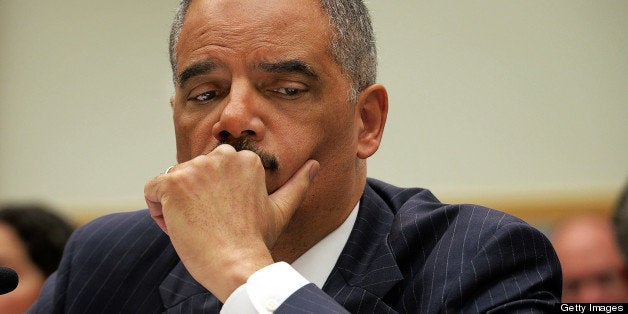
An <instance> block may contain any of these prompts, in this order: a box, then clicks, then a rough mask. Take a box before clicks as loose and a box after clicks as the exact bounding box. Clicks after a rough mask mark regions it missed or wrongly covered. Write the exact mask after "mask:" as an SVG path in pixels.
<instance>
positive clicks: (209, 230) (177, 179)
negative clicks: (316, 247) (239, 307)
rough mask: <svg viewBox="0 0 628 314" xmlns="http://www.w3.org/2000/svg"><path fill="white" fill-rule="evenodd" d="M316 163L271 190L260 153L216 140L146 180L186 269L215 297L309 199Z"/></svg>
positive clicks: (260, 258)
mask: <svg viewBox="0 0 628 314" xmlns="http://www.w3.org/2000/svg"><path fill="white" fill-rule="evenodd" d="M318 169H319V164H318V162H317V161H315V160H308V161H307V162H306V163H305V164H304V165H303V166H302V167H301V168H300V169H299V170H297V171H296V173H295V174H294V175H293V176H292V177H291V178H290V179H289V180H288V181H287V182H286V183H285V184H284V185H283V186H282V187H280V188H279V189H278V190H276V191H275V192H274V193H273V194H271V195H268V192H267V190H266V181H265V171H264V167H263V166H262V162H261V160H260V159H259V157H258V156H257V155H256V154H255V153H253V152H251V151H246V150H243V151H239V152H236V151H235V149H234V148H233V147H232V146H230V145H220V146H218V147H217V148H216V149H215V150H213V151H212V152H210V153H209V154H207V155H201V156H198V157H196V158H194V159H192V160H190V161H188V162H185V163H182V164H179V165H177V166H176V167H175V168H174V169H173V170H171V171H170V172H169V173H167V174H164V175H160V176H158V177H156V178H154V179H153V180H151V181H149V182H148V183H147V184H146V186H145V188H144V194H145V198H146V203H147V204H148V207H149V209H150V213H151V216H152V217H153V219H154V220H155V222H157V224H158V225H159V226H160V227H161V229H162V230H164V232H166V233H167V234H168V235H169V236H170V239H171V241H172V244H173V246H174V248H175V250H176V251H177V254H178V255H179V257H180V258H181V261H182V262H183V264H184V265H185V267H186V269H187V270H188V271H189V272H190V274H191V275H192V276H193V277H194V279H196V280H197V281H198V282H199V283H201V284H202V285H203V286H204V287H205V288H207V289H208V290H209V291H211V292H212V293H213V294H214V295H215V296H216V297H217V298H218V299H219V300H220V301H222V302H224V301H225V300H226V299H227V297H228V296H229V295H230V294H231V293H232V292H233V291H234V290H235V289H236V288H237V287H239V286H240V285H242V284H243V283H245V282H246V280H247V279H248V277H249V276H250V275H251V274H252V273H254V272H255V271H257V270H258V269H260V268H263V267H265V266H267V265H270V264H272V263H273V259H272V256H271V255H270V248H272V247H273V245H274V243H275V241H276V240H277V238H278V237H279V235H280V234H281V232H282V231H283V229H284V227H285V226H286V224H287V223H288V222H289V221H290V218H291V217H292V214H293V213H294V212H295V210H296V209H297V208H298V207H299V205H300V204H301V202H302V201H303V199H304V198H305V196H306V192H307V189H308V188H309V185H310V182H311V179H312V178H313V177H314V176H315V175H316V173H317V172H318Z"/></svg>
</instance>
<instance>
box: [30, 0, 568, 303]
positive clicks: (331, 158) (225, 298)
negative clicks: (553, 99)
mask: <svg viewBox="0 0 628 314" xmlns="http://www.w3.org/2000/svg"><path fill="white" fill-rule="evenodd" d="M171 61H172V66H173V73H174V80H175V86H176V91H175V96H174V97H173V98H172V100H171V105H172V108H173V114H174V123H175V133H176V141H177V159H178V162H179V164H178V165H176V166H174V167H172V168H171V169H168V171H166V173H165V174H164V175H160V176H158V177H156V178H155V179H153V180H151V181H150V182H148V183H147V184H146V187H145V195H146V200H147V204H148V206H149V208H150V216H151V217H152V218H153V219H154V221H155V222H156V223H157V224H155V223H154V222H153V221H152V220H151V219H150V218H149V214H148V213H147V212H146V211H142V212H136V213H130V214H118V215H112V216H107V217H104V218H102V219H99V220H96V221H94V222H93V223H91V224H89V225H87V226H85V227H83V228H81V229H79V230H78V231H77V232H76V234H75V235H74V237H73V240H72V243H70V244H69V245H68V247H67V254H66V257H65V259H64V262H63V265H62V266H61V267H60V270H59V272H58V274H57V275H56V276H55V277H54V278H52V279H51V280H50V281H49V282H48V283H47V286H46V288H45V289H44V291H43V292H42V295H41V298H40V301H39V303H38V304H37V305H36V306H35V307H34V309H33V312H40V311H43V312H45V309H48V308H53V309H55V311H64V312H89V313H94V312H108V313H111V312H135V313H150V312H168V313H170V312H172V313H175V312H176V313H178V312H192V313H197V312H217V311H219V310H220V309H221V308H222V310H223V311H224V312H234V313H240V312H247V311H252V312H255V311H257V312H274V311H276V312H284V313H285V312H288V313H291V312H314V313H327V312H332V313H333V312H345V311H350V312H356V313H358V312H362V313H374V312H375V313H380V312H422V313H433V312H447V311H449V312H472V313H477V312H485V311H490V310H495V311H506V312H516V311H517V310H519V309H522V310H525V311H526V312H530V311H532V312H535V311H536V312H543V311H547V310H548V309H551V308H552V303H553V302H556V301H557V300H558V296H559V295H560V267H559V264H558V261H557V259H556V256H555V254H554V252H553V250H552V248H551V245H550V244H549V242H548V241H547V239H546V238H545V237H544V236H543V235H542V234H540V233H539V232H538V231H537V230H535V229H533V228H531V227H529V226H528V225H526V224H525V223H523V222H522V221H520V220H518V219H516V218H514V217H511V216H507V215H505V214H502V213H499V212H495V211H492V210H488V209H485V208H481V207H477V206H448V205H444V204H441V203H440V202H438V200H437V199H436V198H435V197H434V196H432V194H431V193H429V192H428V191H426V190H421V189H400V188H396V187H393V186H391V185H387V184H385V183H383V182H379V181H376V180H371V179H369V180H368V181H367V179H366V159H367V158H368V157H369V156H371V155H372V154H373V153H375V151H376V150H377V149H378V146H379V144H380V140H381V137H382V132H383V129H384V124H385V122H386V114H387V109H388V100H387V93H386V90H385V88H384V87H383V86H381V85H379V84H376V83H375V76H376V75H375V71H376V65H375V63H376V53H375V46H374V39H373V35H372V28H371V24H370V19H369V16H368V12H367V10H366V8H365V6H364V5H363V4H362V3H361V2H360V1H320V2H319V1H314V0H308V1H305V0H304V1H294V0H277V1H253V0H246V1H208V0H198V1H191V2H190V3H187V2H185V1H184V3H182V4H181V6H180V9H179V11H178V14H177V18H176V19H175V22H174V24H173V31H172V35H171ZM157 225H158V226H159V227H157ZM162 231H163V232H162ZM166 235H167V236H166ZM223 303H224V306H223Z"/></svg>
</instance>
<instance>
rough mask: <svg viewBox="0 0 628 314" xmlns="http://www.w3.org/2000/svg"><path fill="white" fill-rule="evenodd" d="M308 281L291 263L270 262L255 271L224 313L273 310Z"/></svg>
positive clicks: (228, 304) (227, 302)
mask: <svg viewBox="0 0 628 314" xmlns="http://www.w3.org/2000/svg"><path fill="white" fill-rule="evenodd" d="M308 283H309V281H308V280H307V279H305V278H304V277H303V276H301V274H299V272H297V271H296V270H295V269H294V268H292V266H290V265H289V264H288V263H285V262H279V263H274V264H271V265H268V266H266V267H264V268H262V269H260V270H258V271H256V272H255V273H253V274H252V275H251V276H250V277H249V279H248V280H247V282H246V283H245V284H243V285H242V286H240V287H238V288H237V289H236V290H235V291H234V292H233V293H232V294H231V295H230V296H229V298H227V300H226V301H225V304H224V305H223V307H222V310H221V313H272V312H274V311H275V310H276V309H277V308H279V306H281V304H282V303H283V302H284V301H285V300H286V299H287V298H288V297H290V295H292V294H293V293H294V292H296V291H297V290H299V289H301V287H303V286H305V285H307V284H308Z"/></svg>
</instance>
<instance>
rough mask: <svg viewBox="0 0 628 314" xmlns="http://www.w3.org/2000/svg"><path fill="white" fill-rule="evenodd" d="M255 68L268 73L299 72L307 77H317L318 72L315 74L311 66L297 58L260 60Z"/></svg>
mask: <svg viewBox="0 0 628 314" xmlns="http://www.w3.org/2000/svg"><path fill="white" fill-rule="evenodd" d="M257 68H259V69H261V70H262V71H265V72H270V73H299V74H302V75H305V76H307V77H311V78H315V79H318V74H316V72H315V71H314V70H313V69H312V67H311V66H310V65H309V64H307V63H305V62H304V61H302V60H299V59H294V60H286V61H279V62H260V63H259V64H258V65H257Z"/></svg>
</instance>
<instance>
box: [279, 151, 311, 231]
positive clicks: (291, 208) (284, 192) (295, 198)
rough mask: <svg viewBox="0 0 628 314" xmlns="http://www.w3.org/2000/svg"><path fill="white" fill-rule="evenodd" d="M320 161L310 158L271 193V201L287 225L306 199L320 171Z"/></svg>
mask: <svg viewBox="0 0 628 314" xmlns="http://www.w3.org/2000/svg"><path fill="white" fill-rule="evenodd" d="M319 168H320V164H319V163H318V161H316V160H313V159H310V160H308V161H307V162H306V163H305V164H304V165H303V166H302V167H301V168H300V169H299V170H297V172H296V173H295V174H294V175H292V177H291V178H290V179H289V180H288V182H286V183H285V184H284V185H283V186H282V187H281V188H279V189H278V190H276V191H275V192H274V193H273V194H271V195H270V199H271V201H272V202H273V203H274V204H275V207H276V208H277V209H278V210H279V213H280V214H281V216H282V217H283V219H284V221H283V224H284V225H285V224H286V223H287V222H288V221H289V220H290V217H292V214H293V213H294V212H295V211H296V209H297V208H298V207H299V205H301V202H303V200H304V199H305V196H306V194H307V190H308V188H309V187H310V183H311V182H312V180H313V179H314V177H315V176H316V174H317V173H318V170H319Z"/></svg>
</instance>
